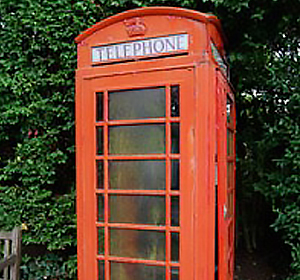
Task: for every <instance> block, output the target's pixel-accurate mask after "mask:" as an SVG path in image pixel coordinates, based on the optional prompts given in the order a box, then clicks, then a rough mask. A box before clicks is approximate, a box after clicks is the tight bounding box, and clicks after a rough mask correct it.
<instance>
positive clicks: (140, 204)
mask: <svg viewBox="0 0 300 280" xmlns="http://www.w3.org/2000/svg"><path fill="white" fill-rule="evenodd" d="M165 205H166V203H165V197H164V196H149V195H148V196H147V195H110V196H109V209H110V217H109V221H110V222H111V223H133V224H153V225H164V224H165Z"/></svg>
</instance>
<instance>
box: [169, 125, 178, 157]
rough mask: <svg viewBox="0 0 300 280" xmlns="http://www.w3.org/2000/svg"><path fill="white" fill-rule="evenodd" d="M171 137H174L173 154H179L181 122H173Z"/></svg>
mask: <svg viewBox="0 0 300 280" xmlns="http://www.w3.org/2000/svg"><path fill="white" fill-rule="evenodd" d="M171 138H172V148H171V153H172V154H179V152H180V151H179V149H180V132H179V123H171Z"/></svg>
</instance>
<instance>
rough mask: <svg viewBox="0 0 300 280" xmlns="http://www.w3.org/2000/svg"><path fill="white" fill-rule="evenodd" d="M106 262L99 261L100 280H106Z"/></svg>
mask: <svg viewBox="0 0 300 280" xmlns="http://www.w3.org/2000/svg"><path fill="white" fill-rule="evenodd" d="M104 279H105V273H104V261H98V280H104Z"/></svg>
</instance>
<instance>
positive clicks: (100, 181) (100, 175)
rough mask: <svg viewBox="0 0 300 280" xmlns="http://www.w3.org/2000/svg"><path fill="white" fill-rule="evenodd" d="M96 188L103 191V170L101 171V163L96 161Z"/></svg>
mask: <svg viewBox="0 0 300 280" xmlns="http://www.w3.org/2000/svg"><path fill="white" fill-rule="evenodd" d="M96 164H97V188H98V189H104V169H103V161H102V160H101V161H100V160H98V161H97V163H96Z"/></svg>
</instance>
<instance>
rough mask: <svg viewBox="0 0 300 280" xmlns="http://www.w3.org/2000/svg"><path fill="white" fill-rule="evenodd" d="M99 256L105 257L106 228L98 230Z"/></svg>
mask: <svg viewBox="0 0 300 280" xmlns="http://www.w3.org/2000/svg"><path fill="white" fill-rule="evenodd" d="M98 254H99V255H104V227H100V228H98Z"/></svg>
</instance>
